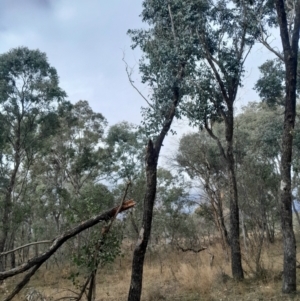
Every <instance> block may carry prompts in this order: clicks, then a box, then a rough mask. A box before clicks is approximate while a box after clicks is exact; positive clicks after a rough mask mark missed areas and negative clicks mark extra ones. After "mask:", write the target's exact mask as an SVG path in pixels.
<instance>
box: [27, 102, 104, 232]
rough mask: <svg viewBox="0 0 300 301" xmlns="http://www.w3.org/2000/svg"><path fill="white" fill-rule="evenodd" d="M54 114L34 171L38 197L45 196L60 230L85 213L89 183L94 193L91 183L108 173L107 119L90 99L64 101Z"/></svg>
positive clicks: (45, 200)
mask: <svg viewBox="0 0 300 301" xmlns="http://www.w3.org/2000/svg"><path fill="white" fill-rule="evenodd" d="M52 118H53V121H55V123H56V125H57V128H56V130H55V132H53V133H52V135H50V136H49V138H48V139H47V140H46V142H45V145H44V148H43V149H42V150H41V151H40V152H39V153H38V154H37V155H36V158H35V162H34V165H33V166H32V169H31V172H32V175H34V177H33V181H34V182H35V186H34V187H35V189H36V193H35V195H36V198H37V201H38V200H41V199H44V203H45V204H44V206H43V211H45V214H48V215H50V216H51V217H52V218H53V219H54V221H55V224H56V231H58V232H60V231H61V227H63V226H64V224H65V223H66V222H67V221H68V222H74V221H75V220H76V221H77V220H78V218H85V217H86V216H84V215H83V211H82V209H79V206H80V204H81V203H82V202H85V199H86V197H84V196H83V191H84V190H85V189H86V186H88V187H90V188H89V189H90V190H91V194H93V189H94V188H92V187H91V186H93V185H94V184H96V183H97V182H99V181H100V180H101V179H103V178H104V177H105V176H104V170H105V164H104V161H105V160H104V158H105V159H106V156H105V151H104V136H103V135H104V129H105V126H106V119H105V118H104V117H103V115H102V114H101V113H96V112H94V111H93V110H92V109H91V107H90V106H89V104H88V102H87V101H79V102H77V103H75V104H74V105H72V104H70V103H67V102H65V103H63V104H61V105H60V106H59V107H58V110H57V112H56V114H55V115H53V116H52ZM96 188H97V186H95V189H96ZM48 217H49V216H48Z"/></svg>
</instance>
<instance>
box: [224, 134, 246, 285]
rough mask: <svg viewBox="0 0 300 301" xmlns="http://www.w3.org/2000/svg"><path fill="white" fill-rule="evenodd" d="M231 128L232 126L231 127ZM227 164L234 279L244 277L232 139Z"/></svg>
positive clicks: (229, 144)
mask: <svg viewBox="0 0 300 301" xmlns="http://www.w3.org/2000/svg"><path fill="white" fill-rule="evenodd" d="M232 129H233V128H232ZM227 165H228V176H229V177H228V178H229V192H230V247H231V270H232V276H233V278H234V279H237V280H241V279H243V278H244V272H243V268H242V255H241V247H240V219H239V205H238V193H237V183H236V177H235V163H234V156H233V148H232V140H231V141H227Z"/></svg>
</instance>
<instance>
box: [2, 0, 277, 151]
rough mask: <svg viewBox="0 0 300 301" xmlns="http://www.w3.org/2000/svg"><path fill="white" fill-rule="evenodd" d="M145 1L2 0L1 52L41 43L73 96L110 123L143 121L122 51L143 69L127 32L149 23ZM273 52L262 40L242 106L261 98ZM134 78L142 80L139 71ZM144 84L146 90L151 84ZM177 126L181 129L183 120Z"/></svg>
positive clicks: (250, 64)
mask: <svg viewBox="0 0 300 301" xmlns="http://www.w3.org/2000/svg"><path fill="white" fill-rule="evenodd" d="M141 3H142V0H0V41H1V43H0V53H4V52H7V51H8V50H9V49H11V48H15V47H18V46H27V47H28V48H30V49H37V48H38V49H40V50H41V51H43V52H45V53H46V54H47V56H48V59H49V62H50V64H51V65H52V66H53V67H55V68H56V69H57V71H58V74H59V76H60V84H61V87H62V88H63V89H64V90H65V91H66V92H67V94H68V99H69V100H70V101H71V102H73V103H75V102H76V101H78V100H81V99H82V100H88V101H89V103H90V105H91V107H92V108H93V109H94V110H95V111H97V112H101V113H102V114H103V115H104V116H105V117H106V118H107V120H108V122H109V125H113V124H115V123H117V122H120V121H122V120H127V121H129V122H132V123H136V124H138V123H139V122H140V120H141V116H140V107H141V106H142V105H144V103H143V100H142V99H141V97H140V96H139V95H138V94H137V92H136V91H135V90H134V89H133V88H132V87H131V86H130V84H129V82H128V79H127V75H126V72H125V66H124V63H123V62H122V57H123V53H125V56H126V61H128V63H129V65H130V66H135V67H136V70H138V65H137V63H138V59H139V57H140V53H139V51H136V50H135V51H132V50H131V48H130V45H131V41H130V38H129V37H128V36H127V34H126V32H127V30H128V29H136V28H141V27H145V25H144V24H142V22H141V19H140V17H139V15H140V13H141V9H142V6H141ZM268 57H271V56H270V54H269V53H268V52H267V51H265V50H264V48H263V47H262V46H260V45H258V46H256V47H255V49H254V50H253V51H252V52H251V55H250V56H249V58H248V60H247V64H246V70H247V71H246V76H245V80H244V88H243V89H241V90H240V93H239V95H238V98H237V102H236V107H237V108H239V107H241V106H242V105H244V104H246V103H247V102H248V101H254V100H258V97H257V95H256V94H255V92H254V91H253V85H254V82H255V81H256V80H257V78H258V76H259V73H258V70H257V66H259V65H261V64H262V63H263V62H264V61H265V60H266V59H267V58H268ZM134 80H135V82H136V83H138V82H139V76H138V73H137V72H136V73H135V75H134ZM141 89H142V91H143V93H145V94H147V88H146V87H142V86H141ZM174 126H175V128H176V129H177V130H180V127H182V126H183V124H182V123H176V124H175V125H174ZM184 128H185V130H186V127H184ZM185 130H184V131H185ZM180 132H182V131H180ZM177 138H178V137H177ZM168 139H169V138H168ZM176 140H178V139H174V141H176ZM172 148H173V146H172Z"/></svg>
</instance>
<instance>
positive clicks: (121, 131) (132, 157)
mask: <svg viewBox="0 0 300 301" xmlns="http://www.w3.org/2000/svg"><path fill="white" fill-rule="evenodd" d="M105 142H106V144H107V146H108V147H107V149H106V158H107V161H106V162H107V165H106V172H107V173H108V175H109V178H110V179H112V180H114V181H118V180H120V179H122V180H125V181H128V180H131V181H132V182H134V181H135V180H136V179H137V178H138V177H139V174H140V172H141V170H142V169H143V164H144V149H145V141H144V135H143V134H142V133H141V131H140V130H138V129H137V127H136V126H134V125H133V124H129V123H127V122H121V123H118V124H115V125H113V126H111V127H110V128H109V130H108V133H107V136H106V139H105Z"/></svg>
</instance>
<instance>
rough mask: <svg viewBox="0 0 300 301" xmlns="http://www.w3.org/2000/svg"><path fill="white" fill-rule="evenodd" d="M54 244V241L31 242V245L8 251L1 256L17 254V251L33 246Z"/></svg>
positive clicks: (0, 254)
mask: <svg viewBox="0 0 300 301" xmlns="http://www.w3.org/2000/svg"><path fill="white" fill-rule="evenodd" d="M52 242H53V240H41V241H34V242H30V243H28V244H26V245H24V246H20V247H17V248H15V249H13V250H9V251H7V252H3V253H0V256H3V255H7V254H10V253H13V252H16V251H18V250H20V249H24V248H26V247H29V246H32V245H40V244H50V243H52Z"/></svg>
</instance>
